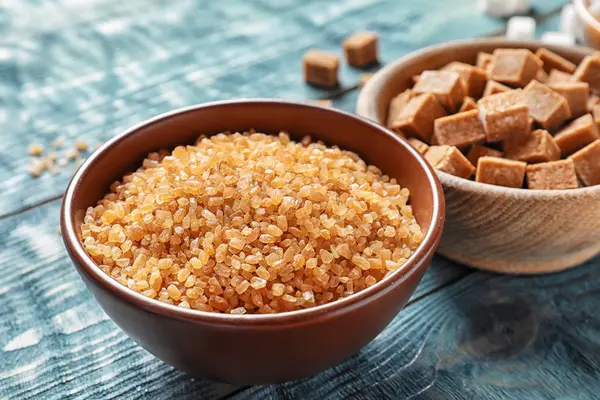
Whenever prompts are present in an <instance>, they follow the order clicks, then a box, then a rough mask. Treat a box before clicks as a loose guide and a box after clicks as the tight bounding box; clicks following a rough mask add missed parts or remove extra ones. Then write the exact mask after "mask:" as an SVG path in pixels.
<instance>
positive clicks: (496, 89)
mask: <svg viewBox="0 0 600 400" xmlns="http://www.w3.org/2000/svg"><path fill="white" fill-rule="evenodd" d="M509 90H511V89H510V88H509V87H508V86H506V85H503V84H501V83H498V82H496V81H487V84H486V85H485V89H484V90H483V96H482V97H486V96H491V95H493V94H497V93H503V92H508V91H509Z"/></svg>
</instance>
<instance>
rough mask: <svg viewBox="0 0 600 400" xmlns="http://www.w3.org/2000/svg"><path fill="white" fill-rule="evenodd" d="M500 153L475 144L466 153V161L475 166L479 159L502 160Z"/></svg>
mask: <svg viewBox="0 0 600 400" xmlns="http://www.w3.org/2000/svg"><path fill="white" fill-rule="evenodd" d="M502 155H503V154H502V152H501V151H498V150H494V149H490V148H489V147H486V146H481V145H479V144H475V145H473V146H471V149H470V150H469V152H468V153H467V159H468V160H469V161H470V162H471V164H473V165H477V162H478V161H479V159H480V158H481V157H498V158H502Z"/></svg>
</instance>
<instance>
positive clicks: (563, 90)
mask: <svg viewBox="0 0 600 400" xmlns="http://www.w3.org/2000/svg"><path fill="white" fill-rule="evenodd" d="M549 86H550V89H552V90H554V91H555V92H556V93H558V94H560V95H561V96H562V97H564V98H565V99H566V100H567V103H568V104H569V109H570V110H571V118H577V117H581V116H582V115H583V114H585V113H586V112H588V102H589V99H590V85H589V84H587V83H586V82H559V83H554V84H551V85H549Z"/></svg>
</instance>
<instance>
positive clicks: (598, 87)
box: [573, 53, 600, 91]
mask: <svg viewBox="0 0 600 400" xmlns="http://www.w3.org/2000/svg"><path fill="white" fill-rule="evenodd" d="M573 79H575V80H576V81H581V82H587V83H589V84H590V88H591V89H592V90H595V91H600V54H599V53H596V54H594V55H591V56H587V57H585V58H584V59H583V61H582V62H581V64H579V66H578V67H577V69H576V70H575V73H573Z"/></svg>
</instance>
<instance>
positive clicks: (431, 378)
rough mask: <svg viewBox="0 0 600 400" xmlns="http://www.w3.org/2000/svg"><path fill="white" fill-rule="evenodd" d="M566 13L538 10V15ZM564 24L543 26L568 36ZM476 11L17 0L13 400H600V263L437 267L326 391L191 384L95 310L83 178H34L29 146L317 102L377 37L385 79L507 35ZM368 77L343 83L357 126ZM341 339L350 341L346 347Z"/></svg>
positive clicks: (8, 9) (348, 74)
mask: <svg viewBox="0 0 600 400" xmlns="http://www.w3.org/2000/svg"><path fill="white" fill-rule="evenodd" d="M564 2H565V1H564V0H538V1H535V3H536V9H537V11H538V13H541V14H544V13H548V12H551V11H553V10H555V9H557V7H560V6H561V5H562V4H563V3H564ZM556 21H557V20H556V18H553V19H551V20H549V21H548V22H546V23H545V24H543V25H542V26H541V27H540V32H541V31H543V30H548V29H555V27H556ZM503 27H504V21H500V20H494V19H491V18H488V17H486V16H484V15H482V14H480V13H479V12H478V11H477V9H476V7H475V0H445V1H443V0H421V1H410V2H409V1H397V0H343V1H341V0H340V1H318V0H304V1H296V0H276V1H272V0H249V1H234V0H220V1H218V2H212V1H192V0H178V1H169V0H128V1H117V0H36V1H34V0H27V1H25V0H20V1H16V0H13V1H4V2H2V4H1V5H0V35H1V36H0V37H2V40H1V41H0V139H1V140H2V146H0V193H2V195H1V196H0V399H5V398H7V399H8V398H10V399H13V398H15V399H20V398H36V399H63V398H64V399H69V398H85V399H108V398H133V399H138V398H148V399H168V398H178V399H196V398H205V399H219V398H224V397H233V398H239V399H246V398H248V399H253V398H327V399H344V398H373V399H379V398H396V399H404V398H419V399H440V398H442V399H504V398H510V399H559V398H560V399H593V398H598V397H600V317H599V315H598V312H597V310H598V308H599V307H600V296H598V293H600V276H599V275H600V260H598V259H596V260H593V261H591V262H589V263H587V264H586V265H585V266H582V267H580V268H577V269H575V270H572V271H570V272H566V273H562V274H557V275H550V276H544V277H535V278H516V277H507V276H498V275H493V274H486V273H482V272H475V271H472V270H470V269H467V268H464V267H461V266H459V265H455V264H453V263H452V262H450V261H448V260H445V259H443V258H435V259H434V261H433V263H432V266H431V268H430V269H429V271H428V272H427V274H426V276H425V278H424V279H423V282H422V283H421V285H420V286H419V288H418V289H417V292H416V293H415V295H414V296H413V298H412V299H411V302H410V303H409V305H408V306H407V307H406V309H405V310H404V311H403V312H401V313H400V314H399V315H398V316H397V317H396V319H395V320H394V321H393V322H392V324H391V325H390V326H389V327H388V328H387V329H386V330H385V331H384V332H382V333H381V334H380V335H379V336H378V337H377V338H376V339H375V340H374V341H373V342H372V343H370V344H369V345H368V346H367V347H366V348H365V349H363V350H362V351H361V352H360V353H359V354H357V355H356V356H354V357H352V358H351V359H349V360H347V361H346V362H344V363H343V364H341V365H339V366H337V367H335V368H332V369H330V370H328V371H325V372H323V373H322V374H319V375H317V376H315V377H312V378H310V379H306V380H303V381H299V382H288V383H285V384H282V385H271V386H256V387H234V386H230V385H225V384H221V383H215V382H209V381H203V380H197V379H192V378H190V377H188V376H186V375H185V374H183V373H180V372H178V371H176V370H174V369H173V368H171V367H170V366H168V365H166V364H164V363H162V362H161V361H159V360H157V359H155V358H154V357H152V356H151V355H150V354H148V353H147V352H145V351H144V350H142V349H141V348H140V347H138V346H137V345H136V344H135V343H133V342H132V341H131V340H130V339H129V338H128V337H127V336H126V335H125V334H124V333H123V332H121V331H120V330H119V329H118V328H117V327H116V325H115V324H113V323H112V322H111V321H110V320H109V319H108V318H107V317H106V315H105V314H104V313H103V312H102V311H101V310H100V308H99V307H98V306H97V305H96V303H95V302H94V300H93V298H92V297H91V295H90V294H89V292H88V291H87V290H86V289H85V287H84V285H83V283H82V282H81V280H80V279H79V278H78V276H77V274H76V273H75V271H74V269H73V267H72V266H71V263H70V261H69V260H68V257H67V255H66V252H65V250H64V248H63V246H62V243H61V240H60V236H59V235H58V233H57V231H56V229H57V226H58V209H59V206H60V196H61V194H62V193H63V191H64V188H65V186H66V183H67V182H68V179H69V178H70V176H71V174H72V172H73V169H74V168H75V167H74V164H73V163H72V164H70V165H69V166H68V167H67V168H65V169H64V170H63V171H62V172H60V173H59V174H56V175H52V174H45V175H44V176H42V177H41V178H39V179H37V180H34V179H33V178H31V177H30V176H29V175H28V174H27V172H26V171H25V166H26V165H27V164H28V163H29V160H28V156H27V146H28V145H29V144H30V143H32V142H40V143H44V144H48V143H50V142H51V141H53V140H54V139H55V138H56V137H57V136H59V135H60V136H64V137H65V138H66V141H67V143H69V144H70V143H71V142H72V140H74V139H75V138H77V137H82V138H85V139H86V140H87V141H88V142H89V143H91V144H94V143H101V142H103V141H105V140H106V139H108V138H110V137H111V136H113V135H114V134H115V133H117V132H119V131H121V130H123V129H124V128H126V127H128V126H129V125H131V124H134V123H136V122H139V121H141V120H143V119H145V118H147V117H150V116H152V115H155V114H157V113H160V112H163V111H167V110H170V109H172V108H175V107H180V106H185V105H189V104H194V103H198V102H203V101H209V100H217V99H227V98H232V97H261V96H262V97H278V98H287V99H315V98H323V97H327V96H331V93H328V92H324V91H320V90H317V89H314V88H311V87H308V86H306V85H305V84H304V83H303V82H302V80H301V71H300V68H301V67H300V60H301V57H302V54H303V53H304V52H305V51H306V49H308V48H311V47H320V48H324V49H327V50H330V51H335V52H337V53H340V48H339V43H340V41H341V40H342V39H343V38H344V37H345V36H346V35H348V34H349V33H351V32H353V31H356V30H359V29H371V30H374V31H377V32H378V33H379V35H380V38H381V61H382V63H383V64H385V63H386V62H389V61H391V60H393V59H395V58H397V57H400V56H402V55H404V54H406V53H408V52H410V51H412V50H415V49H418V48H420V47H423V46H426V45H429V44H432V43H438V42H443V41H445V40H451V39H455V38H468V37H474V36H482V35H487V34H493V33H495V32H498V31H499V30H501V29H502V28H503ZM360 74H361V71H357V70H354V69H352V68H349V67H347V66H345V65H344V66H343V67H342V69H341V82H342V88H345V89H351V90H348V91H347V92H345V93H344V94H343V95H340V96H337V97H335V99H334V105H335V107H338V108H342V109H345V110H353V109H354V105H355V101H356V96H357V93H358V92H357V90H352V88H355V87H356V85H357V82H358V80H359V76H360ZM340 334H343V332H341V333H340Z"/></svg>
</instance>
